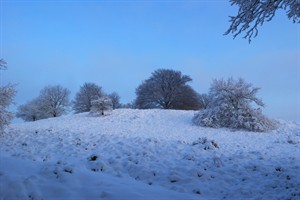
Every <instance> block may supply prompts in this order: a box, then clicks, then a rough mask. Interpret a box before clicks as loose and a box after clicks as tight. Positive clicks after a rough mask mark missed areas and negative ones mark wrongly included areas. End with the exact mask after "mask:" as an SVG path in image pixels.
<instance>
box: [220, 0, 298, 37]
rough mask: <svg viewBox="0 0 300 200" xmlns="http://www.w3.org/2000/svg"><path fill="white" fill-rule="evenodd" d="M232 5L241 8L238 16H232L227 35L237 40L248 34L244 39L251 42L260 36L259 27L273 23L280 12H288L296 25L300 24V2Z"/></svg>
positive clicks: (260, 0)
mask: <svg viewBox="0 0 300 200" xmlns="http://www.w3.org/2000/svg"><path fill="white" fill-rule="evenodd" d="M230 2H231V5H237V6H238V7H239V11H238V14H237V15H236V16H230V20H229V21H230V22H231V25H230V27H229V29H228V30H227V31H226V32H225V35H227V34H229V33H232V34H233V37H234V38H235V37H236V36H238V35H239V34H241V33H242V32H246V34H245V36H244V38H248V40H249V42H251V38H252V37H256V36H257V34H258V26H259V25H263V23H264V22H268V21H271V20H272V19H273V17H274V16H275V13H276V12H277V11H278V10H280V9H283V10H286V11H287V17H288V18H289V19H291V20H292V21H293V22H294V23H300V1H299V0H230Z"/></svg>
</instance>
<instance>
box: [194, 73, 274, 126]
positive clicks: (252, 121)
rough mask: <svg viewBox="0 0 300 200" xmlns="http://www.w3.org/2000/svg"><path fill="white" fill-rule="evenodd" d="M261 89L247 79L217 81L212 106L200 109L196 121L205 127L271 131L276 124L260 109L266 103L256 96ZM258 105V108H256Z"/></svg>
mask: <svg viewBox="0 0 300 200" xmlns="http://www.w3.org/2000/svg"><path fill="white" fill-rule="evenodd" d="M258 90H259V88H256V87H252V85H251V84H249V83H246V82H245V81H244V80H243V79H239V80H237V81H236V80H234V79H232V78H230V79H228V80H227V81H225V80H223V79H220V80H214V81H213V82H212V85H211V87H210V91H209V95H210V97H211V98H210V101H211V102H210V104H209V106H208V108H207V109H204V110H200V111H199V113H197V114H196V115H195V117H194V122H195V123H196V124H198V125H201V126H208V127H214V128H219V127H227V128H233V129H246V130H249V131H267V130H269V129H273V128H274V127H275V122H274V121H272V120H270V119H268V118H267V117H265V116H264V115H263V114H262V112H261V109H260V107H263V106H264V104H263V102H262V100H261V99H259V98H257V97H256V93H257V91H258ZM254 104H256V105H257V106H259V107H258V108H253V105H254Z"/></svg>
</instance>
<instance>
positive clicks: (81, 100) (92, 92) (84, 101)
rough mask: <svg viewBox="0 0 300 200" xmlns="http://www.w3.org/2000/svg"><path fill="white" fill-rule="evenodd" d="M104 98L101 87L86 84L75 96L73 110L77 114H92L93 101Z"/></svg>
mask: <svg viewBox="0 0 300 200" xmlns="http://www.w3.org/2000/svg"><path fill="white" fill-rule="evenodd" d="M103 96H104V92H103V91H102V88H101V87H100V86H98V85H96V84H94V83H84V84H83V86H81V87H80V90H79V92H77V93H76V95H75V100H74V101H73V110H74V111H75V113H82V112H90V111H91V108H92V101H93V100H96V99H97V98H99V97H103Z"/></svg>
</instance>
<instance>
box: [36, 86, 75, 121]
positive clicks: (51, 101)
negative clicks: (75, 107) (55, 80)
mask: <svg viewBox="0 0 300 200" xmlns="http://www.w3.org/2000/svg"><path fill="white" fill-rule="evenodd" d="M69 95H70V91H69V90H68V89H66V88H63V87H62V86H60V85H55V86H46V87H45V88H44V89H42V90H41V92H40V96H39V97H38V98H39V101H40V103H41V105H42V106H41V109H42V110H43V112H44V113H45V114H46V115H47V116H49V117H58V116H61V115H63V114H65V113H66V111H67V108H68V107H69V105H70V102H69Z"/></svg>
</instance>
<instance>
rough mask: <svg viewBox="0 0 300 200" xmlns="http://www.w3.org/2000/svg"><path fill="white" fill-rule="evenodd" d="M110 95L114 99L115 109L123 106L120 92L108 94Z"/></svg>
mask: <svg viewBox="0 0 300 200" xmlns="http://www.w3.org/2000/svg"><path fill="white" fill-rule="evenodd" d="M108 97H109V98H110V99H111V101H112V108H113V109H117V108H120V107H121V104H120V96H119V95H118V93H116V92H113V93H111V94H110V95H108Z"/></svg>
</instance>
